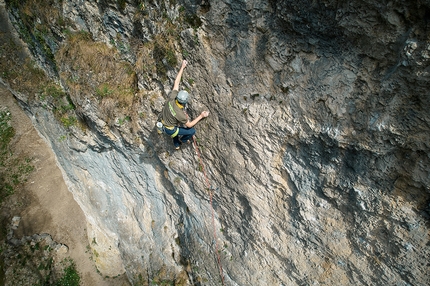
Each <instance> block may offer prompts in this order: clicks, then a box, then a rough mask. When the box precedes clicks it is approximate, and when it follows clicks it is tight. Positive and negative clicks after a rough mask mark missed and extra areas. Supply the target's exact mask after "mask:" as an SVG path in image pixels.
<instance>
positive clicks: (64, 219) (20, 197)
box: [0, 84, 130, 285]
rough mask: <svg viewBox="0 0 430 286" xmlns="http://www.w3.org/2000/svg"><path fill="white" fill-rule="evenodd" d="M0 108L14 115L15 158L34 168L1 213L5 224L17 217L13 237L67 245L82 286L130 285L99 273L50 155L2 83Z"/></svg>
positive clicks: (83, 226) (73, 204)
mask: <svg viewBox="0 0 430 286" xmlns="http://www.w3.org/2000/svg"><path fill="white" fill-rule="evenodd" d="M0 104H1V105H2V106H6V107H7V108H8V109H9V110H10V112H11V114H12V120H11V124H12V126H13V128H14V129H15V132H16V135H15V137H14V139H13V141H12V144H13V149H14V153H15V154H16V155H17V156H19V157H22V158H29V157H30V158H33V160H32V164H33V165H34V167H35V170H34V171H33V172H32V173H31V174H30V177H29V178H28V180H27V182H26V183H25V184H24V185H23V186H21V188H20V189H18V190H16V192H15V193H14V194H13V195H11V196H10V197H8V198H7V200H6V201H5V204H4V206H3V207H2V211H1V218H2V219H1V220H2V221H3V223H5V222H6V223H10V221H11V219H12V217H13V216H20V217H21V221H20V225H19V227H18V229H17V230H16V231H15V233H14V234H15V237H17V238H21V237H22V236H27V235H33V234H36V233H38V234H41V233H49V234H50V235H51V236H52V238H53V239H54V240H55V241H56V242H58V243H62V244H65V245H67V246H68V248H69V252H68V255H69V256H70V257H71V258H72V259H73V260H74V261H75V263H76V267H77V270H78V272H79V273H80V276H81V281H82V283H81V285H130V284H129V282H128V281H127V279H126V277H125V275H122V276H121V277H118V278H104V277H102V276H101V274H100V273H98V272H97V269H96V267H95V264H94V262H93V260H92V257H91V253H90V251H89V250H88V249H87V247H88V245H89V242H88V238H87V234H86V218H85V215H84V213H83V212H82V210H81V208H80V207H79V205H78V204H77V203H76V201H75V200H74V199H73V195H72V194H71V193H70V192H69V191H68V188H67V186H66V184H65V182H64V180H63V177H62V173H61V171H60V169H59V168H58V166H57V163H56V159H55V155H54V153H53V152H52V150H51V149H50V147H49V146H48V145H47V143H46V142H45V141H44V140H43V139H42V138H41V137H40V136H39V135H38V133H37V131H36V130H35V128H34V126H33V125H32V123H31V121H30V119H29V118H28V117H27V115H26V114H25V113H24V111H23V110H22V109H21V108H20V107H19V106H18V104H17V102H16V100H15V98H14V97H13V95H12V94H11V93H10V92H9V91H8V90H7V89H6V88H5V86H3V85H1V84H0ZM2 227H4V226H2Z"/></svg>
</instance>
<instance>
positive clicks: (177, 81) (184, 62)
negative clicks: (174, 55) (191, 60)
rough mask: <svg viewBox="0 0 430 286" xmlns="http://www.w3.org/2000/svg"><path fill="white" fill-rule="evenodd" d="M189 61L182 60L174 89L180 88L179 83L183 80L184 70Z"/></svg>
mask: <svg viewBox="0 0 430 286" xmlns="http://www.w3.org/2000/svg"><path fill="white" fill-rule="evenodd" d="M187 64H188V62H187V61H186V60H183V61H182V66H181V68H180V69H179V72H178V75H177V76H176V79H175V84H174V85H173V90H179V83H180V82H181V78H182V73H183V72H184V69H185V67H186V66H187Z"/></svg>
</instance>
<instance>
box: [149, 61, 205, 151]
mask: <svg viewBox="0 0 430 286" xmlns="http://www.w3.org/2000/svg"><path fill="white" fill-rule="evenodd" d="M186 66H187V61H186V60H184V61H183V62H182V66H181V68H180V69H179V72H178V75H177V76H176V79H175V83H174V85H173V90H172V91H171V92H170V94H169V97H168V99H167V101H166V103H165V104H164V107H163V110H162V112H161V118H162V120H161V123H162V130H163V131H164V133H166V134H167V135H170V137H172V138H173V145H174V146H175V149H176V150H179V149H180V146H181V144H182V143H189V142H191V141H190V140H191V138H192V137H193V135H194V134H195V133H196V130H195V129H194V125H196V124H197V122H199V121H200V120H201V119H203V118H205V117H208V116H209V111H203V112H202V113H201V114H200V115H199V116H198V117H196V118H195V119H194V120H193V121H190V120H189V118H188V115H187V114H186V113H185V110H184V109H185V107H186V105H187V103H188V101H189V97H190V95H189V94H188V92H187V91H185V90H181V91H178V90H179V83H180V82H181V78H182V73H183V72H184V69H185V67H186ZM157 124H159V123H157Z"/></svg>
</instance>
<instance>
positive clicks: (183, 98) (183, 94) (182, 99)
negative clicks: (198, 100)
mask: <svg viewBox="0 0 430 286" xmlns="http://www.w3.org/2000/svg"><path fill="white" fill-rule="evenodd" d="M189 97H190V95H189V94H188V92H187V91H185V90H181V91H180V92H179V93H178V95H177V96H176V99H177V100H178V102H179V103H180V104H187V102H188V98H189Z"/></svg>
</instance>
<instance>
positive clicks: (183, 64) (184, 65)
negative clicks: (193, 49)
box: [181, 60, 188, 69]
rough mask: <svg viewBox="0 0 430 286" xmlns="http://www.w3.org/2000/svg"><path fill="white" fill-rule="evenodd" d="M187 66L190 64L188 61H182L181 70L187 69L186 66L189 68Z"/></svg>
mask: <svg viewBox="0 0 430 286" xmlns="http://www.w3.org/2000/svg"><path fill="white" fill-rule="evenodd" d="M187 64H188V62H187V61H186V60H183V61H182V67H181V68H183V69H184V68H185V67H186V66H187Z"/></svg>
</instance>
